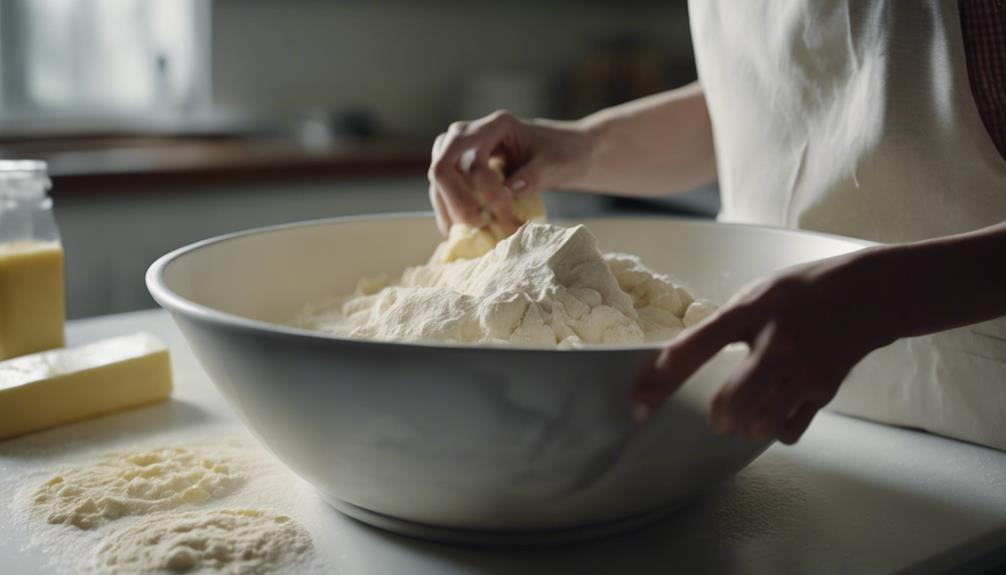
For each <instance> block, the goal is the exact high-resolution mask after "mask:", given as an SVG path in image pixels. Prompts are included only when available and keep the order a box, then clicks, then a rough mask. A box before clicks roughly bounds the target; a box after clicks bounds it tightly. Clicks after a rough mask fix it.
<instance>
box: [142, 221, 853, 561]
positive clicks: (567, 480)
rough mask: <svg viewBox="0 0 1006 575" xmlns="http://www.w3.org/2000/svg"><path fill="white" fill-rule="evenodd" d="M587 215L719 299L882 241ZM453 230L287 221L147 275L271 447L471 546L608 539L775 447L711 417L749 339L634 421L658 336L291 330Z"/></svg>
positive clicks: (389, 512)
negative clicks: (614, 342) (541, 339)
mask: <svg viewBox="0 0 1006 575" xmlns="http://www.w3.org/2000/svg"><path fill="white" fill-rule="evenodd" d="M566 223H570V222H566ZM582 223H586V224H587V226H588V228H589V229H590V230H591V231H592V232H593V233H594V234H595V235H596V236H597V238H598V241H599V246H600V248H601V249H602V250H603V251H621V252H628V253H633V254H637V255H639V256H640V257H641V258H642V260H643V262H644V263H645V264H646V265H647V266H649V267H650V268H652V269H654V270H656V271H659V272H664V273H670V274H672V275H674V276H675V277H677V278H678V279H680V280H682V281H683V282H684V283H685V284H686V285H687V286H689V287H690V288H691V289H692V290H693V292H694V293H696V294H698V295H699V296H700V297H706V298H709V299H712V300H713V301H715V302H718V303H719V302H723V301H725V300H726V299H727V298H728V297H729V296H730V295H731V294H732V293H733V292H734V291H735V290H736V289H738V288H739V287H741V286H742V285H744V284H745V283H747V282H748V281H750V280H751V279H753V278H755V277H758V276H761V275H763V274H765V273H768V272H771V271H774V270H778V269H780V268H784V267H787V266H790V265H793V264H797V263H801V262H805V261H809V260H813V259H818V258H823V257H828V256H832V255H836V254H840V253H845V252H848V251H852V250H855V249H858V248H860V247H862V246H863V245H864V243H863V242H857V241H855V240H849V239H845V238H839V237H833V236H825V235H820V234H811V233H805V232H797V231H786V230H777V229H768V228H759V227H753V226H736V225H723V224H716V223H711V222H697V221H687V220H672V219H666V218H647V219H598V220H589V221H585V222H582ZM438 241H439V237H438V235H437V233H436V229H435V227H434V225H433V222H432V219H431V218H430V217H429V216H416V215H409V216H401V217H388V216H383V217H360V218H339V219H331V220H322V221H314V222H306V223H298V224H293V225H284V226H276V227H270V228H263V229H257V230H251V231H248V232H242V233H238V234H232V235H228V236H223V237H219V238H214V239H210V240H206V241H203V242H199V243H197V244H194V245H191V246H188V247H185V248H182V249H179V250H177V251H175V252H172V253H170V254H168V255H166V256H164V257H162V258H160V259H159V260H158V261H157V262H156V263H154V264H153V265H152V266H151V268H150V270H149V272H148V273H147V285H148V287H149V289H150V292H151V294H153V296H154V298H155V299H156V300H157V301H158V302H159V303H160V304H161V305H162V306H163V307H164V308H166V309H167V310H168V311H169V312H171V314H172V316H173V317H174V319H175V321H176V322H177V324H178V326H179V327H180V328H181V330H182V332H183V333H184V334H185V337H186V338H187V340H188V342H189V344H190V345H191V347H192V349H193V350H194V351H195V353H196V355H197V356H198V358H199V360H200V361H201V362H202V365H203V366H204V367H205V369H206V371H207V372H208V373H209V374H210V376H211V378H212V379H213V381H214V383H215V384H216V386H217V387H218V388H219V389H220V391H221V392H222V393H223V395H224V397H226V398H227V400H228V401H229V402H230V403H231V405H232V406H233V407H234V408H235V409H236V410H237V411H238V412H239V413H240V414H241V416H242V417H243V418H244V420H245V422H246V423H247V425H248V427H249V428H250V429H251V430H252V432H253V433H254V434H255V435H256V436H257V437H258V438H259V439H260V440H261V441H262V443H264V444H265V445H266V446H267V447H268V448H269V449H270V450H271V451H272V452H273V453H274V454H275V455H276V456H277V457H278V458H279V459H281V460H282V461H283V462H284V463H285V464H286V465H288V466H289V467H290V469H292V470H293V471H294V472H296V473H297V474H299V475H300V476H301V477H303V478H304V479H305V480H307V481H308V482H310V483H311V484H312V485H314V486H315V487H316V488H317V490H318V491H319V492H320V493H321V495H322V497H323V498H324V499H325V500H326V501H328V502H330V503H332V504H333V505H335V506H336V507H338V508H339V509H341V510H343V511H344V512H346V513H348V514H350V515H353V516H355V517H357V518H359V519H361V520H364V521H367V522H370V523H372V524H375V525H378V526H381V527H385V528H389V529H393V530H397V531H401V532H405V533H410V534H414V535H420V536H425V537H434V538H441V539H451V540H463V541H477V540H485V539H486V538H489V539H491V540H494V541H496V540H502V541H530V540H538V539H539V538H540V537H541V536H543V535H548V536H550V537H551V538H552V539H564V538H573V537H585V536H591V535H597V534H601V533H605V532H611V531H615V530H618V529H622V528H625V527H628V526H631V525H634V524H638V523H640V522H642V521H646V520H651V519H653V518H654V517H657V516H659V515H661V514H663V513H666V512H667V511H668V510H670V509H673V508H675V507H676V506H678V505H680V504H682V503H683V502H685V501H686V500H687V499H688V498H689V497H691V496H692V495H694V494H695V493H697V492H698V491H699V490H701V489H703V488H706V487H708V486H709V485H711V484H713V483H715V482H717V481H721V480H723V479H726V478H728V477H730V476H731V475H733V474H734V473H736V472H737V471H738V470H740V469H741V468H742V467H744V466H745V465H746V464H747V463H749V462H750V461H751V460H752V459H754V458H755V457H756V456H757V455H758V454H759V453H761V451H762V450H764V448H765V447H766V444H765V443H753V442H748V441H745V440H742V439H736V438H723V437H718V436H716V435H713V434H712V433H711V432H710V431H709V430H708V428H707V427H706V422H705V420H706V413H707V409H708V401H709V398H710V397H711V395H712V394H713V393H714V392H715V391H716V389H717V388H718V386H719V385H720V384H721V383H722V382H723V381H724V379H725V378H726V374H727V373H728V370H729V369H730V368H731V367H732V366H733V365H736V363H737V360H738V359H739V358H740V357H741V356H743V354H744V350H743V349H728V350H726V351H724V352H722V353H721V354H720V355H719V356H717V358H716V359H714V360H713V362H711V363H710V364H709V365H707V366H706V367H705V368H704V369H703V370H702V371H700V372H699V373H698V374H696V376H695V377H693V378H692V380H691V381H690V382H689V383H688V384H687V385H686V386H685V387H684V388H683V390H682V391H681V392H679V393H678V394H676V395H675V396H674V397H673V398H672V399H671V400H670V401H669V402H668V403H667V404H666V405H665V406H664V408H663V409H661V410H660V411H659V412H658V413H657V414H656V415H655V417H654V418H653V419H651V420H650V421H649V422H648V423H647V424H645V425H644V426H642V427H639V428H636V427H635V426H634V425H633V424H632V422H631V420H630V417H629V411H630V406H629V401H628V395H629V389H630V386H631V385H632V382H633V379H634V377H635V376H636V374H638V373H639V372H640V371H641V369H642V368H643V366H644V365H645V364H646V362H648V361H651V360H652V358H653V356H654V354H655V350H656V349H657V348H656V346H649V347H634V348H629V347H624V348H604V349H574V350H546V349H522V348H511V347H478V346H461V345H434V344H423V343H386V342H373V341H353V340H348V339H340V338H337V337H332V336H329V335H325V334H322V333H317V332H312V331H308V330H304V329H298V328H294V327H288V326H286V325H283V323H284V322H286V321H289V320H290V319H291V318H292V317H293V316H294V314H295V313H296V312H297V311H298V309H299V308H300V307H301V306H302V305H303V304H304V302H307V301H311V300H317V299H319V298H323V297H325V296H330V295H333V294H344V293H348V292H350V291H352V290H353V288H354V286H355V284H356V282H357V280H358V279H359V278H360V277H362V276H372V275H377V274H380V273H390V274H397V273H398V272H400V271H401V270H402V269H404V268H405V267H407V266H410V265H415V264H418V263H422V262H424V261H425V260H426V259H427V258H428V257H429V255H430V254H431V253H432V251H433V248H434V246H435V245H436V243H437V242H438Z"/></svg>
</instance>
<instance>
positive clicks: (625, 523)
mask: <svg viewBox="0 0 1006 575" xmlns="http://www.w3.org/2000/svg"><path fill="white" fill-rule="evenodd" d="M323 499H325V501H326V502H327V503H328V504H329V505H331V506H332V507H335V508H336V509H337V510H339V511H340V512H342V513H343V514H345V515H348V516H349V517H351V518H353V519H355V520H357V521H360V522H362V523H366V524H367V525H371V526H373V527H377V528H379V529H383V530H385V531H390V532H392V533H397V534H399V535H405V536H407V537H413V538H416V539H426V540H429V541H436V542H438V543H458V544H463V545H491V546H510V545H513V546H522V545H562V544H565V543H577V542H580V541H587V540H590V539H599V538H601V537H610V536H612V535H616V534H618V533H623V532H625V531H631V530H633V529H638V528H640V527H643V526H645V525H649V524H651V523H655V522H657V521H659V520H661V519H663V518H665V517H667V516H668V515H670V514H671V513H673V512H674V511H676V510H677V509H679V508H680V507H681V506H682V504H684V503H685V501H682V502H679V503H677V504H675V505H670V506H667V507H661V508H659V509H655V510H653V511H647V512H645V513H641V514H638V515H632V516H629V517H625V518H622V519H613V520H611V521H604V522H601V523H590V524H587V525H580V526H576V527H568V528H559V529H541V530H524V531H517V530H513V531H482V530H475V529H459V528H454V527H439V526H436V525H429V524H426V523H418V522H415V521H409V520H407V519H399V518H397V517H392V516H390V515H384V514H383V513H378V512H376V511H371V510H369V509H364V508H363V507H359V506H357V505H353V504H352V503H347V502H345V501H342V500H339V499H328V498H325V497H323Z"/></svg>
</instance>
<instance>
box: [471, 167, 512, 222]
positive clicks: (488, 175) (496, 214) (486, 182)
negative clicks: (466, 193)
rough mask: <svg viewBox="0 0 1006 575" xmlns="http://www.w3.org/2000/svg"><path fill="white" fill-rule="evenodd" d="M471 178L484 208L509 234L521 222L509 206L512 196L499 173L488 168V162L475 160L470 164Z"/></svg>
mask: <svg viewBox="0 0 1006 575" xmlns="http://www.w3.org/2000/svg"><path fill="white" fill-rule="evenodd" d="M471 179H472V184H473V186H475V189H476V190H479V191H480V192H482V196H483V198H484V200H485V207H486V209H488V210H489V212H490V213H491V214H492V216H493V218H494V219H495V220H496V222H497V223H498V224H499V225H500V227H501V228H502V229H503V232H504V233H505V234H506V235H510V234H511V233H513V232H514V231H515V230H516V229H517V228H519V227H520V225H521V224H522V223H523V222H522V221H520V219H518V218H517V217H516V216H515V215H514V213H513V210H512V208H511V206H512V205H513V196H512V194H511V193H510V190H508V189H506V188H505V187H503V182H502V181H501V180H500V177H499V175H498V174H496V172H494V171H493V170H492V169H490V168H489V165H488V163H486V162H481V163H479V162H478V161H476V163H475V164H474V165H473V166H472V172H471Z"/></svg>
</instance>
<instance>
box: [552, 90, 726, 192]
mask: <svg viewBox="0 0 1006 575" xmlns="http://www.w3.org/2000/svg"><path fill="white" fill-rule="evenodd" d="M580 125H581V126H582V129H584V130H585V131H586V133H588V134H589V135H590V136H589V137H590V138H591V139H592V140H593V142H594V145H593V146H592V153H591V158H590V162H589V163H587V165H585V166H584V169H583V170H582V172H580V173H578V174H576V176H575V177H573V178H572V179H571V181H569V182H563V183H562V184H564V187H568V188H572V189H579V190H587V191H597V192H609V193H614V194H619V195H626V196H644V197H654V196H664V195H668V194H674V193H678V192H683V191H688V190H691V189H694V188H697V187H699V186H701V185H705V184H709V183H712V182H713V181H715V180H716V157H715V152H714V150H713V132H712V125H711V124H710V122H709V111H708V109H707V108H706V98H705V94H704V93H703V91H702V87H701V86H700V85H699V84H698V82H696V83H693V84H689V85H687V86H684V87H682V88H679V89H677V90H672V91H670V92H664V93H661V94H655V95H653V96H649V97H646V98H642V99H639V100H634V101H632V102H628V103H625V104H622V105H620V106H615V107H613V108H608V109H605V110H601V111H600V112H597V113H595V114H592V115H590V116H588V117H586V118H584V119H583V120H581V121H580Z"/></svg>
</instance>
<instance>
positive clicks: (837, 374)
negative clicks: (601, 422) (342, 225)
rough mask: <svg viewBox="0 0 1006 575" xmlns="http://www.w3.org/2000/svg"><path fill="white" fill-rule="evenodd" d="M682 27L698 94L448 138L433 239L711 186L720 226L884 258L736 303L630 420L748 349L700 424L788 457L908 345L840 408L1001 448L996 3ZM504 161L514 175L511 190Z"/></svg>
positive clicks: (655, 377)
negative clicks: (889, 351) (564, 193)
mask: <svg viewBox="0 0 1006 575" xmlns="http://www.w3.org/2000/svg"><path fill="white" fill-rule="evenodd" d="M689 11H690V21H691V30H692V36H693V43H694V48H695V54H696V63H697V69H698V72H699V74H698V76H699V81H697V82H696V83H694V84H691V85H688V86H685V87H682V88H679V89H676V90H672V91H670V92H666V93H662V94H658V95H654V96H650V97H647V98H643V99H641V100H637V101H633V102H629V103H626V104H623V105H620V106H616V107H614V108H610V109H606V110H602V111H600V112H598V113H596V114H593V115H591V116H588V117H586V118H583V119H581V120H578V121H552V120H543V119H535V120H525V119H520V118H517V117H514V116H513V115H511V114H509V113H507V112H504V111H500V112H496V113H494V114H491V115H489V116H486V117H484V118H481V119H478V120H475V121H471V122H456V123H454V124H452V125H451V126H450V128H449V129H448V130H447V131H446V132H445V133H444V134H441V135H440V136H439V137H438V138H437V139H436V142H435V144H434V146H433V153H432V162H431V166H430V172H429V178H430V198H431V202H432V204H433V207H434V211H435V213H436V218H437V223H438V225H439V227H440V229H441V230H442V231H444V232H445V233H446V230H447V227H448V226H449V225H450V224H451V223H452V222H458V221H463V222H466V223H471V224H473V225H478V217H479V206H478V205H477V204H475V202H474V200H473V197H472V190H473V189H474V188H476V187H478V188H480V189H484V190H486V202H487V204H486V206H487V208H488V209H489V210H490V211H491V212H492V214H493V216H494V217H495V218H496V220H497V221H499V222H500V223H501V224H503V225H505V226H508V227H509V228H510V229H513V228H515V227H516V226H518V225H520V223H521V222H520V221H519V220H517V219H516V218H514V217H513V215H512V214H511V212H510V209H509V206H510V204H511V202H512V201H513V198H514V197H517V196H520V195H521V194H533V193H537V192H538V191H540V190H544V189H570V190H582V191H588V192H606V193H613V194H620V195H624V196H637V197H653V196H660V195H664V194H673V193H676V192H681V191H685V190H690V189H693V188H696V187H698V186H700V185H703V184H707V183H711V182H713V181H717V180H718V183H719V187H720V190H721V197H722V206H723V207H722V211H721V213H720V215H719V219H720V220H721V221H728V222H744V223H755V224H768V225H774V226H785V227H792V228H800V229H806V230H815V231H820V232H828V233H834V234H841V235H846V236H854V237H858V238H864V239H867V240H873V241H876V242H879V245H877V246H876V247H869V248H867V249H863V250H860V251H857V252H854V253H851V254H847V255H842V256H838V257H833V258H830V259H825V260H820V261H815V262H812V263H809V264H805V265H801V266H798V267H795V268H791V269H786V270H783V271H781V272H779V273H777V274H775V275H772V276H771V277H767V278H763V279H762V280H759V281H758V282H756V283H755V284H754V285H752V286H749V287H748V288H747V289H744V290H742V291H741V292H740V293H739V294H737V295H736V296H735V297H733V299H732V300H730V301H729V302H728V303H726V304H725V305H723V306H722V307H721V308H720V309H719V310H718V312H717V313H715V314H714V315H713V316H712V317H710V318H708V319H707V320H706V321H705V322H703V323H702V324H700V325H699V326H696V327H694V328H692V329H690V330H687V331H686V332H684V333H683V334H682V335H681V336H679V337H678V338H676V339H675V340H673V341H672V342H670V343H669V345H667V346H666V348H665V349H664V350H663V351H662V352H661V353H660V354H659V356H658V357H657V359H656V361H655V363H654V365H653V367H652V369H651V370H650V373H648V374H647V375H646V376H645V377H644V378H642V379H641V381H640V382H638V384H637V385H636V387H635V389H634V392H633V393H634V395H633V397H634V399H635V401H636V403H637V408H636V409H637V413H638V414H639V416H640V417H641V418H645V417H646V416H647V414H648V413H650V412H652V410H653V409H656V408H657V407H658V406H659V405H660V403H661V402H662V401H664V400H665V399H666V398H667V397H668V396H669V395H670V394H671V393H673V392H674V391H675V390H676V389H677V388H678V387H679V386H681V385H682V384H683V383H684V382H685V381H686V380H687V379H688V377H689V376H690V375H691V374H692V373H694V372H695V371H696V370H697V369H698V368H699V367H700V366H701V365H702V364H703V363H704V362H706V361H707V360H708V359H709V358H710V357H711V356H713V355H714V354H715V353H717V352H718V351H719V350H720V349H721V348H723V347H724V346H726V345H727V344H730V343H732V342H746V343H747V344H748V346H749V347H750V353H749V355H748V357H747V358H746V360H745V361H744V363H743V364H742V365H741V366H740V367H739V368H737V369H736V371H735V372H734V373H733V374H732V376H731V377H730V378H729V380H728V381H727V382H726V383H725V384H724V385H723V386H722V388H721V389H720V390H719V392H718V393H717V395H716V396H715V398H714V400H713V403H712V406H711V409H710V415H709V418H710V421H709V423H710V426H711V427H712V429H713V430H714V431H716V432H718V433H724V434H741V435H743V436H745V437H748V438H752V439H773V438H774V439H779V440H781V441H783V442H785V443H793V442H796V441H797V440H798V439H799V438H800V437H801V435H803V433H804V431H805V430H806V429H807V427H808V426H809V425H810V423H811V421H812V420H813V419H814V417H815V414H816V413H817V412H818V411H819V410H820V409H821V408H822V407H824V406H825V405H828V404H829V402H831V401H832V400H833V399H834V398H835V397H836V394H837V392H838V390H839V387H840V385H841V384H842V382H843V380H845V379H846V376H847V375H848V374H849V372H850V370H852V368H853V367H854V366H856V365H857V364H858V363H860V362H861V360H863V359H864V358H865V357H867V356H868V355H869V354H871V352H872V351H874V350H877V349H879V348H882V347H885V346H888V345H889V344H892V342H895V341H905V342H907V343H905V346H904V348H903V351H904V354H903V359H904V360H905V362H904V363H903V364H900V365H896V366H894V367H891V368H890V369H888V370H887V371H886V372H883V376H881V375H880V372H877V373H876V374H875V375H876V376H875V377H872V378H870V377H867V378H859V379H862V380H864V381H862V382H858V383H856V384H855V386H856V389H855V390H851V391H850V392H849V394H848V395H846V394H844V393H843V395H842V401H841V402H837V403H840V404H841V405H840V406H838V408H839V409H840V410H841V411H845V412H847V413H852V414H854V415H859V416H862V417H867V418H870V419H875V420H879V421H883V422H887V423H894V424H900V425H907V426H912V427H919V428H924V429H929V430H931V431H935V432H937V433H942V434H944V435H948V436H952V437H957V438H961V439H966V440H969V441H974V442H978V443H983V444H986V445H991V446H993V447H998V448H1000V449H1006V423H1004V421H1006V388H1003V387H1002V386H1004V385H1006V321H1004V320H1003V319H998V320H996V318H1001V317H1002V316H1004V315H1006V159H1004V154H1006V37H1004V35H1003V31H1004V30H1006V3H1001V2H997V1H996V0H961V1H960V2H959V3H958V2H955V1H952V0H932V1H926V2H898V1H897V0H884V1H872V0H869V1H868V0H862V1H856V0H846V1H842V0H835V1H829V2H787V1H773V0H756V1H750V2H732V1H729V0H701V1H692V2H690V6H689ZM473 149H474V150H475V151H476V152H475V154H476V155H475V162H474V163H473V165H472V166H471V168H470V170H469V171H462V170H460V169H459V168H458V161H459V159H460V158H461V156H462V154H464V153H465V151H467V150H473ZM492 154H503V155H504V156H505V157H506V159H507V162H508V165H509V166H511V167H512V173H510V174H509V175H508V177H507V178H506V180H505V182H504V183H502V184H500V183H498V180H496V179H495V178H493V177H492V173H491V172H490V171H489V170H488V169H487V167H486V162H487V159H488V158H489V157H490V155H492ZM962 326H970V327H962ZM955 328H956V329H955ZM946 330H950V331H946ZM938 332H942V333H938ZM927 334H936V335H927ZM923 336H924V337H923ZM903 338H913V339H910V340H904V339H903ZM843 391H844V390H843Z"/></svg>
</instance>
